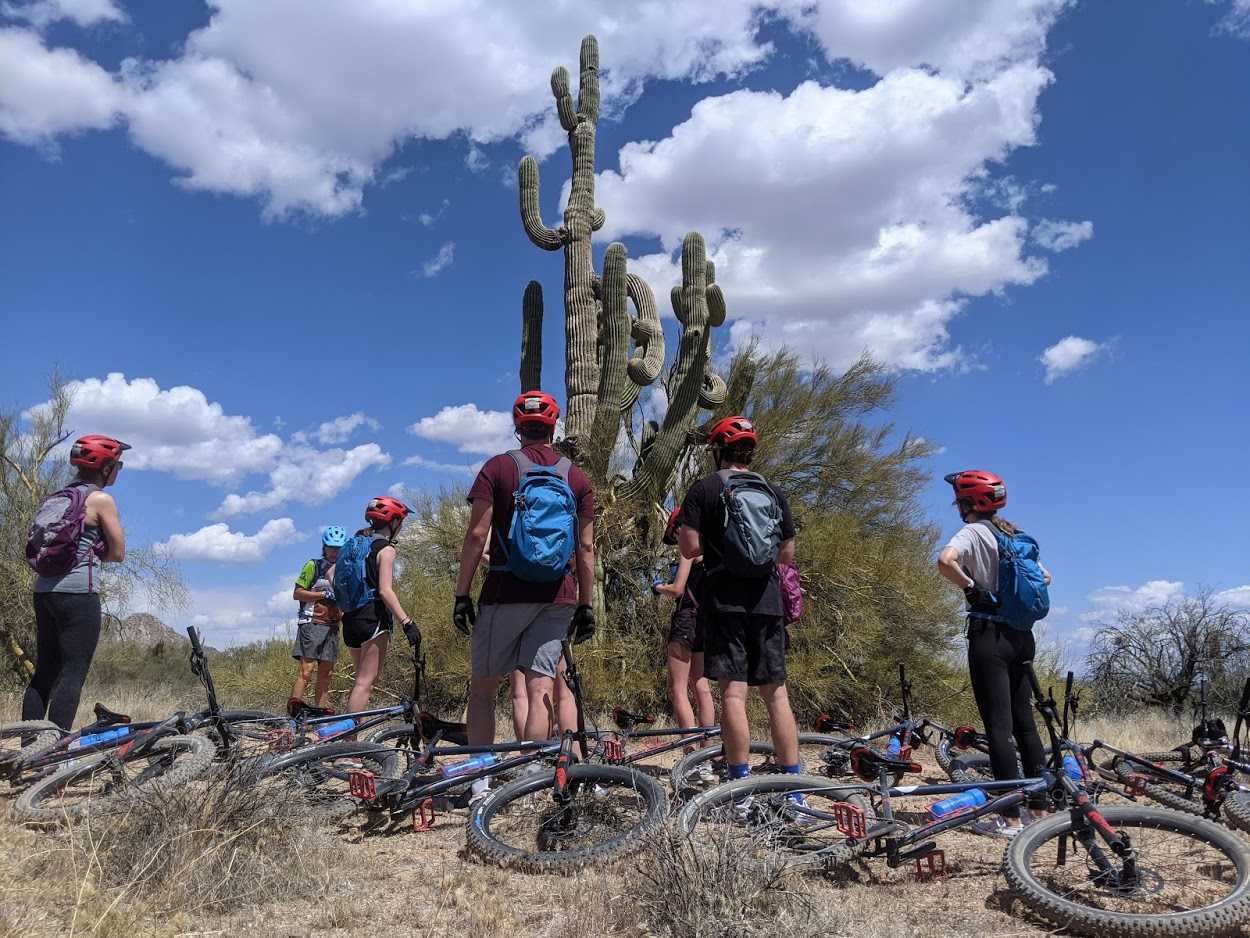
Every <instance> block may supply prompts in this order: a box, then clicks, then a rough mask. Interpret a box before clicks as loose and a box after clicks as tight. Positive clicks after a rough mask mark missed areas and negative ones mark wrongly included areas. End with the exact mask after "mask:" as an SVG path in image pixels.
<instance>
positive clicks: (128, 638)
mask: <svg viewBox="0 0 1250 938" xmlns="http://www.w3.org/2000/svg"><path fill="white" fill-rule="evenodd" d="M103 637H104V640H105V641H111V642H131V643H133V644H135V645H142V646H143V647H145V648H150V647H152V646H154V645H161V644H166V645H169V644H173V645H179V644H186V642H187V637H186V636H185V635H182V634H180V633H178V632H175V631H174V630H173V629H171V628H170V627H169V626H168V625H166V624H165V623H164V622H162V621H161V620H160V619H158V618H156V616H154V615H152V614H151V613H147V612H132V613H131V614H130V615H128V616H126V618H124V619H119V618H117V617H116V616H105V622H104V636H103Z"/></svg>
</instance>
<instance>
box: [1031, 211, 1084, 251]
mask: <svg viewBox="0 0 1250 938" xmlns="http://www.w3.org/2000/svg"><path fill="white" fill-rule="evenodd" d="M1032 236H1033V240H1034V241H1035V242H1036V243H1037V245H1038V246H1039V247H1041V248H1044V249H1045V250H1047V251H1054V252H1056V253H1057V252H1059V251H1067V250H1069V249H1071V248H1074V247H1076V246H1077V245H1079V244H1080V243H1081V242H1082V241H1088V240H1089V239H1090V238H1092V237H1093V236H1094V223H1093V222H1092V221H1052V220H1051V219H1049V218H1046V219H1043V220H1042V221H1039V222H1038V223H1037V224H1036V225H1034V226H1033V231H1032Z"/></svg>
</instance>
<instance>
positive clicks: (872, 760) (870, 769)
mask: <svg viewBox="0 0 1250 938" xmlns="http://www.w3.org/2000/svg"><path fill="white" fill-rule="evenodd" d="M883 768H884V769H885V770H886V771H887V772H890V773H891V774H902V773H905V772H919V771H920V770H921V767H920V766H919V765H917V764H916V763H914V762H912V761H911V760H910V759H891V758H890V757H889V756H887V755H885V754H884V753H883V752H881V751H880V750H878V749H873V748H872V747H871V746H856V747H855V748H853V749H852V750H851V771H852V772H854V773H855V774H856V775H858V776H859V777H860V778H864V779H867V780H869V781H874V782H875V781H876V780H877V778H878V777H879V776H880V775H881V770H882V769H883Z"/></svg>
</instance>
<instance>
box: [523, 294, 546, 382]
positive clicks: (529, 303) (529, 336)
mask: <svg viewBox="0 0 1250 938" xmlns="http://www.w3.org/2000/svg"><path fill="white" fill-rule="evenodd" d="M542 386H543V287H542V284H541V283H539V282H538V281H537V280H531V281H530V282H529V283H528V284H526V286H525V296H524V297H522V299H521V390H522V391H536V390H538V389H539V388H541V387H542Z"/></svg>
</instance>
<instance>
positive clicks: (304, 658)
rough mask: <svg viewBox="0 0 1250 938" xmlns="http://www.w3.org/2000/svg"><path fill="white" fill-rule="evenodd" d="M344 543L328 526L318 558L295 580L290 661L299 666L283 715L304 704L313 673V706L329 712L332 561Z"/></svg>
mask: <svg viewBox="0 0 1250 938" xmlns="http://www.w3.org/2000/svg"><path fill="white" fill-rule="evenodd" d="M346 543H347V532H346V531H344V530H343V529H342V528H340V527H339V526H338V525H337V524H332V525H330V526H329V527H328V528H326V529H325V531H323V532H322V534H321V556H320V557H314V558H313V559H311V560H309V561H308V562H307V563H306V564H304V567H303V569H302V570H300V572H299V576H298V577H296V579H295V590H294V592H293V593H292V598H293V599H294V600H295V601H296V602H297V603H299V620H298V622H297V623H296V632H295V647H294V648H292V649H291V657H292V658H294V659H295V660H296V661H298V662H299V672H298V673H297V674H296V675H295V683H294V684H293V685H291V696H290V699H288V700H287V705H286V706H287V712H288V713H290V714H291V715H292V716H294V715H295V712H296V711H297V710H298V709H299V708H300V707H301V706H303V704H304V690H305V688H306V687H307V686H308V681H309V679H310V678H311V677H312V675H313V670H314V669H315V670H316V672H317V696H316V705H317V706H318V707H321V708H323V709H330V677H331V676H332V675H333V674H334V663H335V662H336V661H338V660H339V619H341V618H342V615H341V614H340V613H339V611H338V607H337V606H336V605H335V603H334V588H333V586H331V584H332V583H333V582H334V561H335V560H336V559H337V558H338V555H339V550H341V549H342V547H343V545H344V544H346Z"/></svg>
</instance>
